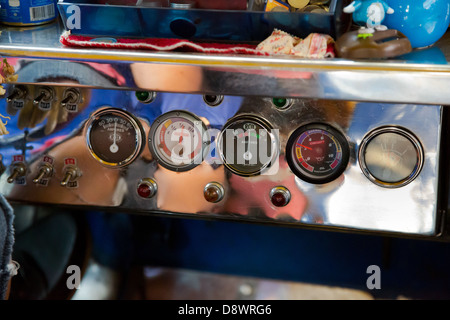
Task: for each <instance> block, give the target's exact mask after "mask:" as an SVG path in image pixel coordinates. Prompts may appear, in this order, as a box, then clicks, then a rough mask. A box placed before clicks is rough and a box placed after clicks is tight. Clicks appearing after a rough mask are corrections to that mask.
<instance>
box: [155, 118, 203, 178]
mask: <svg viewBox="0 0 450 320" xmlns="http://www.w3.org/2000/svg"><path fill="white" fill-rule="evenodd" d="M206 132H207V128H206V126H205V124H204V123H203V122H202V120H200V118H198V117H197V116H195V115H194V114H192V113H190V112H187V111H181V110H176V111H170V112H168V113H165V114H163V115H162V116H159V117H158V118H157V119H156V120H155V121H154V123H153V125H152V127H151V129H150V134H149V139H148V145H149V148H150V151H151V153H152V154H153V155H154V156H155V157H156V161H158V163H159V164H160V165H162V166H163V167H165V168H167V169H170V170H173V171H187V170H191V169H193V168H195V167H196V166H197V165H199V164H200V163H202V161H203V158H204V155H205V153H206V151H207V146H208V144H209V139H206V137H205V134H206ZM204 138H205V139H204Z"/></svg>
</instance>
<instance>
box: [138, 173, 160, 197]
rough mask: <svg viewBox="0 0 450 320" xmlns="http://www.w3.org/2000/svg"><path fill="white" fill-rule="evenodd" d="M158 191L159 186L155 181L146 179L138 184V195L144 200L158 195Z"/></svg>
mask: <svg viewBox="0 0 450 320" xmlns="http://www.w3.org/2000/svg"><path fill="white" fill-rule="evenodd" d="M157 191H158V185H157V184H156V182H155V180H153V179H150V178H145V179H142V180H140V181H139V183H138V187H137V193H138V195H139V196H140V197H142V198H152V197H154V196H155V195H156V192H157Z"/></svg>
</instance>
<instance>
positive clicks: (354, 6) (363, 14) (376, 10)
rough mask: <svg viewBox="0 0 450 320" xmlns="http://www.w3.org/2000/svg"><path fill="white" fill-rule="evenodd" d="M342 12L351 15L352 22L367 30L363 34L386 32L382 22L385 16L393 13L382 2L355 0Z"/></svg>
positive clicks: (384, 2)
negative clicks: (376, 31)
mask: <svg viewBox="0 0 450 320" xmlns="http://www.w3.org/2000/svg"><path fill="white" fill-rule="evenodd" d="M344 12H345V13H353V21H354V22H355V23H356V24H358V25H360V26H363V27H364V26H365V27H366V28H367V29H368V30H364V31H363V32H368V33H373V32H374V31H375V30H378V31H384V30H387V27H386V26H384V25H382V22H383V21H384V18H385V16H386V14H392V13H394V9H392V8H390V7H389V5H388V4H387V3H386V1H383V0H355V1H353V2H352V3H350V4H349V5H348V6H346V7H345V8H344ZM364 29H365V28H364Z"/></svg>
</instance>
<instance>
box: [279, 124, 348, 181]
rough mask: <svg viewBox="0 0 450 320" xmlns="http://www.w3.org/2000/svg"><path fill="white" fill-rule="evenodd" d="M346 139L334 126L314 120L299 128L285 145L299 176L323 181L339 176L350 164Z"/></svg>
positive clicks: (292, 167) (290, 164)
mask: <svg viewBox="0 0 450 320" xmlns="http://www.w3.org/2000/svg"><path fill="white" fill-rule="evenodd" d="M349 154H350V151H349V146H348V142H347V139H346V138H345V137H344V136H343V135H342V133H340V132H339V131H338V130H336V129H334V128H333V127H331V126H329V125H326V124H322V123H313V124H308V125H306V126H303V127H300V128H298V129H297V130H295V131H294V132H293V133H292V135H291V136H290V138H289V140H288V143H287V147H286V158H287V162H288V164H289V167H290V168H291V170H292V171H293V172H294V174H295V175H296V176H298V177H299V178H300V179H302V180H304V181H306V182H310V183H314V184H322V183H327V182H331V181H333V180H334V179H336V178H337V177H339V176H340V175H341V174H342V172H344V170H345V168H346V167H347V164H348V159H349Z"/></svg>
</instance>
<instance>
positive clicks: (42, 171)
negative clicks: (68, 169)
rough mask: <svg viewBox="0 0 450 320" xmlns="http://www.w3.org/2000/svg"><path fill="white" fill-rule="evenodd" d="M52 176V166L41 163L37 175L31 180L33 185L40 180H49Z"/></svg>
mask: <svg viewBox="0 0 450 320" xmlns="http://www.w3.org/2000/svg"><path fill="white" fill-rule="evenodd" d="M52 174H53V166H52V165H51V164H49V163H43V164H42V165H41V166H40V167H39V173H38V175H37V176H36V178H34V179H33V182H34V183H39V181H40V180H41V179H44V178H49V177H51V176H52Z"/></svg>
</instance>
